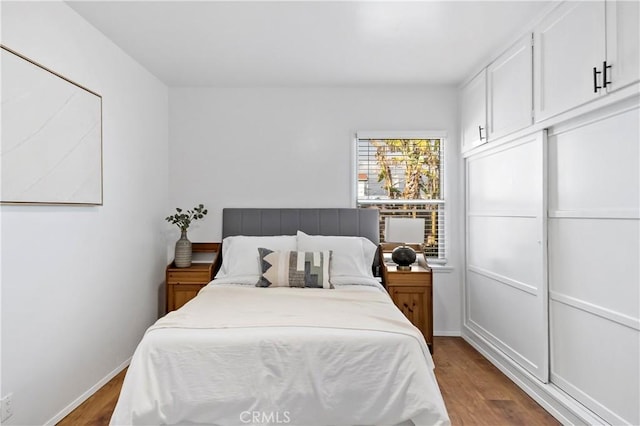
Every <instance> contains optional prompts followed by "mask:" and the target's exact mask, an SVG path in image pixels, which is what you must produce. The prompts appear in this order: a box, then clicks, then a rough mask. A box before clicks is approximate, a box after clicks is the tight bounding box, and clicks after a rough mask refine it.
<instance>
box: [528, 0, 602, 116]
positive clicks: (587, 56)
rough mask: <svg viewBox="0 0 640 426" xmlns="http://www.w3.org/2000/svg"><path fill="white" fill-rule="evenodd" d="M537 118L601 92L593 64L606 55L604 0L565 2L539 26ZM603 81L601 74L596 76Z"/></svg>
mask: <svg viewBox="0 0 640 426" xmlns="http://www.w3.org/2000/svg"><path fill="white" fill-rule="evenodd" d="M534 46H535V47H534V55H535V58H534V64H535V66H534V86H535V96H534V98H535V113H536V121H541V120H544V119H545V118H549V117H551V116H554V115H557V114H559V113H561V112H564V111H567V110H569V109H571V108H574V107H577V106H579V105H581V104H584V103H586V102H589V101H591V100H593V99H595V98H597V97H598V96H600V94H601V92H602V90H595V89H594V73H593V69H594V67H595V68H597V70H598V71H602V63H603V61H604V58H605V5H604V1H585V2H566V3H563V4H561V5H560V6H559V7H558V8H556V9H554V10H553V11H552V12H551V13H550V14H549V15H548V16H547V17H546V18H545V19H544V20H543V21H542V22H541V23H540V24H539V25H538V27H537V28H536V30H535V40H534ZM596 77H597V85H598V86H601V85H602V75H601V74H598V75H597V76H596Z"/></svg>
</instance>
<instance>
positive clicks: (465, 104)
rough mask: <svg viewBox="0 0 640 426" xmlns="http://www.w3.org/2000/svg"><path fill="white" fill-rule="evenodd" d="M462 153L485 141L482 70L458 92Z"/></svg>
mask: <svg viewBox="0 0 640 426" xmlns="http://www.w3.org/2000/svg"><path fill="white" fill-rule="evenodd" d="M460 122H461V123H462V152H465V151H468V150H470V149H472V148H475V147H476V146H479V145H482V144H483V143H485V142H486V141H487V72H486V69H483V70H482V71H481V72H480V73H479V74H478V75H476V76H475V77H474V78H473V79H472V80H471V81H470V82H468V83H467V84H466V85H464V86H463V87H462V89H461V91H460Z"/></svg>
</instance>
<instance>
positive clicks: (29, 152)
mask: <svg viewBox="0 0 640 426" xmlns="http://www.w3.org/2000/svg"><path fill="white" fill-rule="evenodd" d="M0 48H1V55H2V57H1V61H0V64H1V67H2V68H1V70H2V71H1V75H2V90H1V91H0V101H1V105H2V110H1V115H2V116H1V121H0V123H1V135H0V136H1V138H0V174H1V183H0V203H2V204H27V205H28V204H60V205H93V206H100V205H102V203H103V167H102V161H103V159H102V96H101V95H99V94H98V93H96V92H94V91H92V90H89V89H87V88H86V87H84V86H81V85H79V84H78V83H75V82H74V81H72V80H70V79H68V78H66V77H64V76H62V75H61V74H58V73H57V72H55V71H52V70H51V69H49V68H47V67H45V66H43V65H41V64H39V63H37V62H35V61H33V60H31V59H29V58H27V57H26V56H23V55H21V54H20V53H18V52H16V51H14V50H12V49H10V48H8V47H6V46H4V45H0Z"/></svg>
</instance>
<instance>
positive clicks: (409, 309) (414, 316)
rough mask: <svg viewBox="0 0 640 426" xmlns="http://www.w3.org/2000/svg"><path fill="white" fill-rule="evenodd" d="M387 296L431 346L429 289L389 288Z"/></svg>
mask: <svg viewBox="0 0 640 426" xmlns="http://www.w3.org/2000/svg"><path fill="white" fill-rule="evenodd" d="M389 294H390V295H391V298H392V299H393V302H394V303H395V304H396V306H397V307H398V309H400V310H401V311H402V313H403V314H404V316H406V317H407V318H408V319H409V321H411V324H413V325H415V326H416V327H417V328H418V329H419V330H420V331H421V332H422V334H423V336H424V338H425V340H426V341H427V343H428V344H429V345H431V344H432V343H433V336H432V335H431V334H432V331H431V330H432V325H431V318H432V315H431V306H432V303H431V287H428V286H415V287H410V286H390V287H389Z"/></svg>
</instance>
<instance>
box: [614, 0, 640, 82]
mask: <svg viewBox="0 0 640 426" xmlns="http://www.w3.org/2000/svg"><path fill="white" fill-rule="evenodd" d="M606 17H607V23H606V25H607V65H608V66H611V68H610V69H609V71H608V74H611V80H610V81H611V83H609V84H607V90H608V91H613V90H617V89H620V88H622V87H625V86H628V85H629V84H631V83H635V82H636V81H638V80H640V2H638V1H607V3H606Z"/></svg>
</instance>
